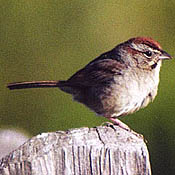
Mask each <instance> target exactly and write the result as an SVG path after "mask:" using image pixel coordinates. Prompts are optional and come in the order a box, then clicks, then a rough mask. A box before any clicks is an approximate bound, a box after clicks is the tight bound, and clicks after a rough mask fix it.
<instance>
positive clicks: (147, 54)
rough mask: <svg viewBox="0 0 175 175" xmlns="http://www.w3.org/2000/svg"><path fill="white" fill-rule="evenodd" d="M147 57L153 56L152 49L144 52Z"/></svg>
mask: <svg viewBox="0 0 175 175" xmlns="http://www.w3.org/2000/svg"><path fill="white" fill-rule="evenodd" d="M144 54H145V55H146V56H147V57H151V56H152V52H151V51H149V50H148V51H146V52H145V53H144Z"/></svg>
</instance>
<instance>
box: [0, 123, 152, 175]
mask: <svg viewBox="0 0 175 175" xmlns="http://www.w3.org/2000/svg"><path fill="white" fill-rule="evenodd" d="M0 174H2V175H8V174H17V175H20V174H25V175H29V174H30V175H31V174H32V175H92V174H93V175H150V174H151V168H150V162H149V154H148V150H147V147H146V144H145V143H144V140H143V138H142V137H140V136H138V134H136V133H134V132H129V131H126V130H124V129H121V128H120V127H118V126H114V125H106V126H98V127H95V128H86V127H85V128H80V129H70V130H68V131H65V132H64V131H57V132H53V133H43V134H40V135H37V136H36V137H33V138H31V139H30V140H29V141H27V142H26V143H24V144H23V145H22V146H20V147H19V148H18V149H17V150H15V151H13V152H12V153H10V154H9V155H8V156H6V157H5V158H3V159H2V160H1V161H0Z"/></svg>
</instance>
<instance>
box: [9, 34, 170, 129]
mask: <svg viewBox="0 0 175 175" xmlns="http://www.w3.org/2000/svg"><path fill="white" fill-rule="evenodd" d="M171 58H172V57H171V56H170V55H169V54H168V53H167V52H165V51H164V50H162V48H161V46H160V44H159V43H158V42H156V41H155V40H153V39H152V38H148V37H136V38H131V39H129V40H128V41H125V42H123V43H121V44H119V45H117V46H116V47H114V48H113V49H112V50H110V51H108V52H105V53H103V54H101V55H100V56H99V57H97V58H96V59H94V60H92V61H91V62H90V63H88V64H87V65H86V66H85V67H84V68H82V69H80V70H79V71H77V72H76V73H75V74H73V75H72V76H71V77H70V78H69V79H67V80H59V81H29V82H15V83H10V84H8V86H7V87H8V88H9V89H10V90H14V89H24V88H50V87H55V88H59V89H60V90H62V91H64V92H66V93H68V94H71V95H72V96H73V99H74V100H75V101H78V102H80V103H82V104H84V105H85V106H87V107H88V108H89V109H91V110H93V111H94V112H95V113H96V114H97V115H100V116H104V117H105V118H107V119H109V120H110V121H112V122H113V123H114V124H116V125H119V126H120V127H121V128H123V129H126V130H129V127H128V126H127V125H126V124H124V123H123V122H121V121H120V120H119V119H118V118H119V117H121V116H126V115H128V114H132V113H134V112H136V111H138V110H139V109H141V108H144V107H146V106H147V105H148V103H150V102H152V101H153V100H154V99H155V96H156V95H157V90H158V85H159V72H160V67H161V64H162V61H163V60H167V59H171Z"/></svg>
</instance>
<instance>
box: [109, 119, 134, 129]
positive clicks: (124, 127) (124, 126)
mask: <svg viewBox="0 0 175 175" xmlns="http://www.w3.org/2000/svg"><path fill="white" fill-rule="evenodd" d="M108 119H109V120H111V121H112V122H113V123H114V124H115V125H118V126H119V127H120V128H122V129H124V130H126V131H131V129H130V128H129V127H128V126H127V125H126V124H125V123H123V122H122V121H120V120H119V119H116V118H113V117H110V118H108Z"/></svg>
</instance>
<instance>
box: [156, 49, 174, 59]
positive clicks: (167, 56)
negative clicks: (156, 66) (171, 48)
mask: <svg viewBox="0 0 175 175" xmlns="http://www.w3.org/2000/svg"><path fill="white" fill-rule="evenodd" d="M159 59H160V60H167V59H168V60H169V59H172V57H171V56H170V55H169V54H168V53H167V52H165V51H163V50H162V54H161V55H160V56H159Z"/></svg>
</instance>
